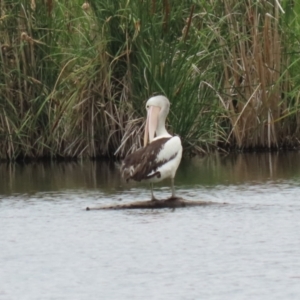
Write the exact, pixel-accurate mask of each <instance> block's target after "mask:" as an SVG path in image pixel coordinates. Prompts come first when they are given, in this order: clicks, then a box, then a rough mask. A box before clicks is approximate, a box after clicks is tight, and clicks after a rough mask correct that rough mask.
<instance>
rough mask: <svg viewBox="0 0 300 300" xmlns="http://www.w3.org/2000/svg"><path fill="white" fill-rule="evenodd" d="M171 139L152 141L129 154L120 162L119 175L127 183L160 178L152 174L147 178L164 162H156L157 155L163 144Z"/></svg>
mask: <svg viewBox="0 0 300 300" xmlns="http://www.w3.org/2000/svg"><path fill="white" fill-rule="evenodd" d="M170 139H171V137H168V138H161V139H157V140H155V141H153V142H152V143H150V144H149V145H147V146H146V147H144V148H140V149H139V150H137V151H136V152H134V153H132V154H129V155H128V156H127V157H126V158H125V159H124V160H123V162H122V165H121V174H122V177H123V178H124V179H126V180H127V181H128V180H129V179H133V180H135V181H141V180H143V179H148V178H151V177H153V176H158V177H159V176H160V173H159V172H157V173H158V174H156V173H154V174H152V175H150V176H147V175H148V174H149V173H151V172H155V171H156V170H157V168H158V167H160V166H161V165H162V164H164V163H165V161H156V157H157V155H158V153H159V152H160V151H161V149H162V148H163V146H164V144H165V143H166V142H167V141H168V140H170Z"/></svg>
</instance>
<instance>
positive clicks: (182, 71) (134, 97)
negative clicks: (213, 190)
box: [0, 0, 300, 159]
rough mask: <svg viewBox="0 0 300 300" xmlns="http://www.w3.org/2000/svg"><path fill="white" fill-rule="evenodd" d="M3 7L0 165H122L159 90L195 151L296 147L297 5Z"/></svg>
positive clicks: (166, 1)
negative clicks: (119, 160) (27, 160)
mask: <svg viewBox="0 0 300 300" xmlns="http://www.w3.org/2000/svg"><path fill="white" fill-rule="evenodd" d="M0 6H1V7H0V14H1V15H0V46H1V51H0V159H16V158H20V157H57V156H60V157H99V156H109V157H115V156H116V157H123V156H124V155H126V153H128V152H131V151H134V150H135V149H137V148H139V147H140V146H141V145H142V136H143V134H142V130H143V128H142V125H143V122H144V119H145V118H144V117H145V101H146V100H147V99H148V98H149V97H150V96H151V95H153V94H155V93H159V94H164V95H166V96H167V97H168V98H169V99H170V101H171V113H170V115H169V117H168V127H169V130H170V132H172V133H176V134H179V135H180V136H181V138H182V140H183V144H184V149H185V150H186V152H187V153H198V152H209V151H211V150H213V149H216V148H223V149H249V148H250V149H255V148H266V149H268V148H280V147H297V146H298V145H299V139H300V132H299V129H300V115H299V111H298V108H299V91H300V89H299V87H300V76H299V75H300V72H299V70H300V61H299V60H300V56H299V52H300V50H299V49H300V48H299V46H300V45H299V44H300V3H298V1H290V0H285V1H279V0H270V1H250V0H249V1H238V0H223V1H220V0H210V1H206V0H198V1H189V0H186V1H182V0H174V1H170V0H162V1H156V0H151V1H150V0H149V1H148V0H141V1H131V0H120V1H111V0H103V1H98V0H91V1H89V2H85V3H83V2H82V1H79V0H73V1H63V0H56V1H54V0H46V1H42V0H30V1H29V0H6V1H1V2H0Z"/></svg>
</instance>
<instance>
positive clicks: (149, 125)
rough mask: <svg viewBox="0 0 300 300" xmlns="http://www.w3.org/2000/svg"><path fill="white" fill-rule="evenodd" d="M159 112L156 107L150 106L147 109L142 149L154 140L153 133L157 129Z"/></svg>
mask: <svg viewBox="0 0 300 300" xmlns="http://www.w3.org/2000/svg"><path fill="white" fill-rule="evenodd" d="M159 112H160V107H158V106H150V108H149V109H148V114H147V120H146V127H145V135H144V147H146V146H147V144H148V137H149V143H151V142H152V141H153V139H154V135H155V131H156V129H157V124H158V115H159Z"/></svg>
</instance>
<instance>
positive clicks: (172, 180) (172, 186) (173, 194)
mask: <svg viewBox="0 0 300 300" xmlns="http://www.w3.org/2000/svg"><path fill="white" fill-rule="evenodd" d="M171 188H172V196H171V198H176V196H175V187H174V178H171Z"/></svg>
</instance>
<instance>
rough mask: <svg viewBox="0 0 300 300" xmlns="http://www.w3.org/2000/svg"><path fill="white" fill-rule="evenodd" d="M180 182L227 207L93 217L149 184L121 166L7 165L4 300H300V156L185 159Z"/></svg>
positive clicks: (165, 191) (2, 183)
mask: <svg viewBox="0 0 300 300" xmlns="http://www.w3.org/2000/svg"><path fill="white" fill-rule="evenodd" d="M177 175H178V176H177V177H176V186H177V192H178V195H180V196H182V197H184V198H186V199H195V200H211V201H215V202H220V205H212V206H206V207H194V208H183V209H176V210H169V209H162V210H132V211H85V210H84V208H85V207H86V206H96V205H101V204H113V203H122V202H129V201H133V200H143V199H145V200H148V199H149V198H150V195H149V190H148V186H147V185H141V184H130V185H128V184H126V183H124V182H123V181H122V180H121V179H120V176H119V173H118V169H117V166H116V165H115V164H113V163H111V164H107V163H100V162H98V163H93V162H82V163H81V162H77V163H48V164H29V165H20V164H14V165H8V164H0V300H23V299H24V300H27V299H28V300H41V299H45V300H48V299H49V300H50V299H54V300H56V299H57V300H59V299H64V300H65V299H66V300H67V299H68V300H69V299H72V300H77V299H78V300H79V299H80V300H81V299H82V300H85V299H89V300H93V299H116V300H119V299H120V300H127V299H164V300H165V299H167V300H168V299H230V300H231V299H237V300H240V299H270V300H274V299H281V300H282V299H300V197H299V195H300V187H299V184H300V154H299V153H295V152H293V153H280V154H247V155H229V156H226V157H222V156H210V157H205V158H201V159H193V160H184V161H183V162H182V164H181V166H180V169H179V171H178V174H177ZM155 194H156V196H157V197H158V198H166V197H168V196H169V195H170V190H169V187H168V182H166V183H165V184H161V185H157V186H156V189H155ZM223 202H227V203H228V204H227V205H222V204H221V203H223Z"/></svg>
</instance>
